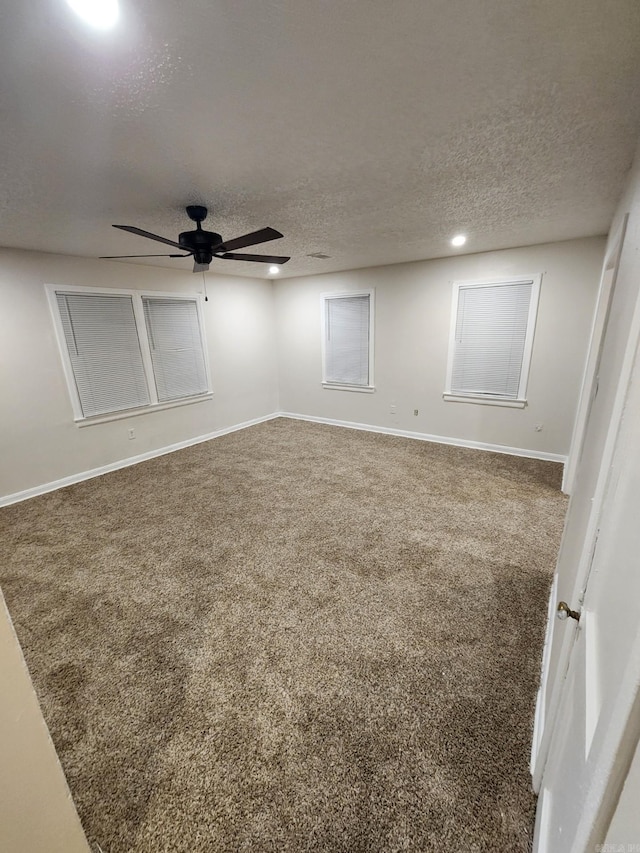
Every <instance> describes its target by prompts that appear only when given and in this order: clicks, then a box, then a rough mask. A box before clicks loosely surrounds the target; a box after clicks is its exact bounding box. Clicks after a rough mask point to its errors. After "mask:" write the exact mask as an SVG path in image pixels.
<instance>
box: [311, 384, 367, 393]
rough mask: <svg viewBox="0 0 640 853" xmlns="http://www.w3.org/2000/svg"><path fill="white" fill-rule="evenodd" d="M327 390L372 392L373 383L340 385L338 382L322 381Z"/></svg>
mask: <svg viewBox="0 0 640 853" xmlns="http://www.w3.org/2000/svg"><path fill="white" fill-rule="evenodd" d="M322 387H323V388H325V389H326V390H327V391H358V392H359V393H360V394H373V392H374V391H375V390H376V389H375V385H340V383H339V382H323V383H322Z"/></svg>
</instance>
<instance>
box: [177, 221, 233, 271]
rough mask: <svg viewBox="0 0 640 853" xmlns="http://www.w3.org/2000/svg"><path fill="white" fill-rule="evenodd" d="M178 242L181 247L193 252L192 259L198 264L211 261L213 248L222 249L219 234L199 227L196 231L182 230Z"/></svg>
mask: <svg viewBox="0 0 640 853" xmlns="http://www.w3.org/2000/svg"><path fill="white" fill-rule="evenodd" d="M198 225H200V223H198ZM178 242H179V243H180V245H181V246H182V247H183V248H185V249H187V250H188V251H189V252H193V257H194V260H195V261H196V262H197V263H199V264H210V263H211V260H212V258H213V249H214V248H216V249H219V250H221V251H224V249H223V246H222V237H221V236H220V234H216V233H215V232H213V231H203V230H202V229H201V228H198V230H197V231H183V232H182V234H180V236H179V237H178Z"/></svg>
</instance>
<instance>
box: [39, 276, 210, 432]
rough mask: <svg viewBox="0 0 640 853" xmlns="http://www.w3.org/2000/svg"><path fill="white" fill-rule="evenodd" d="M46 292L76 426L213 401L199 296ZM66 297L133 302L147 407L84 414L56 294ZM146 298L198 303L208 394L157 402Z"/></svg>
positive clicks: (53, 288)
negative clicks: (123, 298) (115, 298)
mask: <svg viewBox="0 0 640 853" xmlns="http://www.w3.org/2000/svg"><path fill="white" fill-rule="evenodd" d="M45 291H46V294H47V300H48V302H49V308H50V311H51V316H52V318H53V327H54V331H55V337H56V343H57V345H58V351H59V353H60V358H61V361H62V368H63V372H64V377H65V381H66V384H67V390H68V392H69V398H70V401H71V408H72V410H73V420H74V423H75V424H76V425H77V426H79V427H83V426H89V425H90V424H99V423H106V422H108V421H115V420H121V419H123V418H131V417H136V416H137V415H144V414H147V413H148V412H157V411H162V410H163V409H173V408H176V407H177V406H187V405H190V404H192V403H199V402H201V401H203V400H210V399H211V398H212V397H213V390H212V386H211V373H210V368H209V354H208V351H207V336H206V330H205V325H204V300H203V297H202V294H200V293H175V292H169V291H162V290H134V289H131V288H120V287H118V288H115V287H78V286H77V285H69V286H67V285H60V284H45ZM59 293H60V294H64V293H79V294H82V295H85V296H93V295H98V294H104V295H107V296H126V297H130V298H131V303H132V306H133V316H134V319H135V324H136V331H137V334H138V342H139V344H140V352H141V354H142V366H143V368H144V375H145V381H146V384H147V390H148V392H149V400H150V401H151V402H150V403H149V404H148V405H146V406H136V407H135V408H131V409H122V410H120V411H117V412H115V411H114V412H107V413H105V414H101V415H89V416H86V415H84V414H83V412H82V405H81V403H80V395H79V393H78V388H77V385H76V379H75V374H74V372H73V366H72V364H71V358H70V356H69V350H68V348H67V342H66V337H65V334H64V329H63V326H62V319H61V317H60V312H59V310H58V304H57V298H56V294H59ZM143 297H151V298H154V297H155V298H161V299H176V300H182V301H184V300H189V301H191V302H195V304H196V311H197V316H198V326H199V329H200V340H201V343H202V353H203V356H204V366H205V375H206V380H207V391H206V392H205V393H204V394H197V395H195V396H193V397H182V398H180V399H177V400H168V401H166V402H160V401H159V400H158V392H157V388H156V382H155V374H154V371H153V363H152V359H151V348H150V345H149V336H148V333H147V324H146V321H145V316H144V306H143V303H142V298H143Z"/></svg>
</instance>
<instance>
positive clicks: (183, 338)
mask: <svg viewBox="0 0 640 853" xmlns="http://www.w3.org/2000/svg"><path fill="white" fill-rule="evenodd" d="M142 304H143V307H144V317H145V322H146V324H147V334H148V336H149V347H150V349H151V361H152V364H153V373H154V377H155V383H156V390H157V392H158V400H159V401H160V402H164V401H166V400H179V399H181V398H183V397H194V396H197V395H198V394H206V393H207V391H208V390H209V388H208V383H207V371H206V368H205V361H204V350H203V347H202V338H201V335H200V324H199V322H198V307H197V305H196V302H195V300H193V299H169V298H161V297H155V296H153V297H147V296H143V297H142Z"/></svg>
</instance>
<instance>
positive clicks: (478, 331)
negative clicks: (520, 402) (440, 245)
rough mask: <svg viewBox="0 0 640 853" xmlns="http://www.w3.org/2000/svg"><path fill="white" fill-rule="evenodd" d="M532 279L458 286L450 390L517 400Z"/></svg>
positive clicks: (455, 392)
mask: <svg viewBox="0 0 640 853" xmlns="http://www.w3.org/2000/svg"><path fill="white" fill-rule="evenodd" d="M532 288H533V282H532V281H526V282H513V283H508V284H488V285H482V286H480V287H478V286H475V287H471V286H470V287H464V286H461V287H460V289H459V291H458V308H457V315H456V327H455V342H454V356H453V370H452V377H451V393H452V394H463V395H464V394H475V395H484V396H488V397H491V396H496V397H505V398H508V399H514V400H515V399H518V391H519V388H520V378H521V374H522V362H523V356H524V350H525V343H526V338H527V324H528V319H529V307H530V304H531V294H532Z"/></svg>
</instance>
